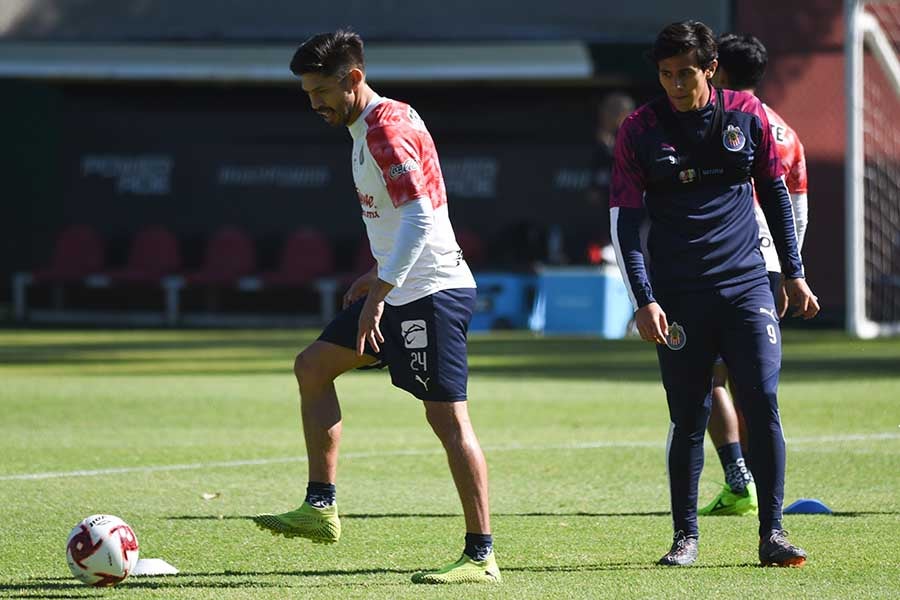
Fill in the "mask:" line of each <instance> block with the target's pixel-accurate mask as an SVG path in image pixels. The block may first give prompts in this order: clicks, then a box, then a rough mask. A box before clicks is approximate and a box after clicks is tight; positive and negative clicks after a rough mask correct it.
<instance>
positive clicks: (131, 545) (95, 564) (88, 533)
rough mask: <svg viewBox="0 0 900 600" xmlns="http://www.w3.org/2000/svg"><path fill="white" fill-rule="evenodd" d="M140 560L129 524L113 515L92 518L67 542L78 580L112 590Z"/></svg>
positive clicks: (81, 524)
mask: <svg viewBox="0 0 900 600" xmlns="http://www.w3.org/2000/svg"><path fill="white" fill-rule="evenodd" d="M137 561H138V541H137V536H135V535H134V530H132V529H131V527H129V526H128V524H127V523H126V522H125V521H123V520H122V519H120V518H119V517H114V516H112V515H91V516H90V517H88V518H86V519H85V520H83V521H82V522H81V523H79V524H78V525H76V526H75V527H74V528H73V529H72V533H70V534H69V539H68V541H67V542H66V562H67V563H69V570H70V571H72V575H74V576H75V578H76V579H78V580H79V581H82V582H84V583H86V584H88V585H93V586H97V587H109V586H113V585H116V584H117V583H121V582H122V581H124V580H125V578H126V577H128V574H129V573H131V571H132V569H133V568H134V566H135V565H136V564H137Z"/></svg>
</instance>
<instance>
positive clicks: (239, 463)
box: [0, 433, 900, 481]
mask: <svg viewBox="0 0 900 600" xmlns="http://www.w3.org/2000/svg"><path fill="white" fill-rule="evenodd" d="M895 439H900V434H897V433H860V434H847V435H834V436H821V437H800V438H791V439H789V440H788V444H827V443H838V442H862V441H870V440H895ZM663 446H664V444H663V442H638V441H627V440H621V441H597V442H576V443H572V444H554V445H548V446H535V445H528V444H509V445H505V446H485V448H484V450H485V451H487V452H511V451H541V450H590V449H594V448H662V447H663ZM443 453H444V451H443V450H442V449H440V448H433V449H421V450H385V451H377V450H375V451H371V452H347V453H345V454H342V455H341V458H342V459H355V458H375V457H380V456H427V455H434V454H443ZM298 462H306V457H302V456H295V457H283V458H260V459H254V460H231V461H218V462H203V463H187V464H180V465H178V464H176V465H157V466H147V467H117V468H110V469H89V470H79V471H49V472H46V473H22V474H19V475H0V481H16V480H37V479H59V478H62V477H95V476H98V475H121V474H123V473H157V472H163V471H192V470H197V469H223V468H224V469H228V468H233V467H252V466H261V465H277V464H285V463H298Z"/></svg>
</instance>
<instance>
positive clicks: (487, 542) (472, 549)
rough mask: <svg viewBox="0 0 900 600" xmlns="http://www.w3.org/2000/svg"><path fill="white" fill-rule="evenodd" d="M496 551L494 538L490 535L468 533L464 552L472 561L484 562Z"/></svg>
mask: <svg viewBox="0 0 900 600" xmlns="http://www.w3.org/2000/svg"><path fill="white" fill-rule="evenodd" d="M493 551H494V536H492V535H491V534H489V533H467V534H466V549H465V550H463V552H464V553H465V554H466V556H468V557H469V558H471V559H472V560H484V559H486V558H487V557H488V556H490V554H491V552H493Z"/></svg>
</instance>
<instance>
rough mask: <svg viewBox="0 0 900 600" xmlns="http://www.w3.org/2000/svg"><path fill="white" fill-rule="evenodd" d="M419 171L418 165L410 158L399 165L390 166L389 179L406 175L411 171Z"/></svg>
mask: <svg viewBox="0 0 900 600" xmlns="http://www.w3.org/2000/svg"><path fill="white" fill-rule="evenodd" d="M418 170H419V163H417V162H416V161H414V160H413V159H411V158H407V159H406V160H404V161H403V162H402V163H401V164H399V165H391V171H390V175H391V179H397V178H398V177H400V176H401V175H406V174H407V173H411V172H413V171H418Z"/></svg>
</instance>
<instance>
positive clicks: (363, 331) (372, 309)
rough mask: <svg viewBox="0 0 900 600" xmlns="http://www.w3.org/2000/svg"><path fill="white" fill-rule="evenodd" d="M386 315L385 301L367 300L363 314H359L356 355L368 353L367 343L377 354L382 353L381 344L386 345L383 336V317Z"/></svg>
mask: <svg viewBox="0 0 900 600" xmlns="http://www.w3.org/2000/svg"><path fill="white" fill-rule="evenodd" d="M382 313H384V300H381V301H376V300H375V297H374V296H371V295H370V296H369V297H368V298H366V302H365V304H363V307H362V312H360V314H359V325H358V326H357V330H356V354H357V356H362V355H363V354H364V353H365V351H366V342H367V341H368V342H369V345H370V346H372V349H373V350H375V352H381V346H379V345H378V344H379V343H384V336H383V335H381V315H382Z"/></svg>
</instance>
